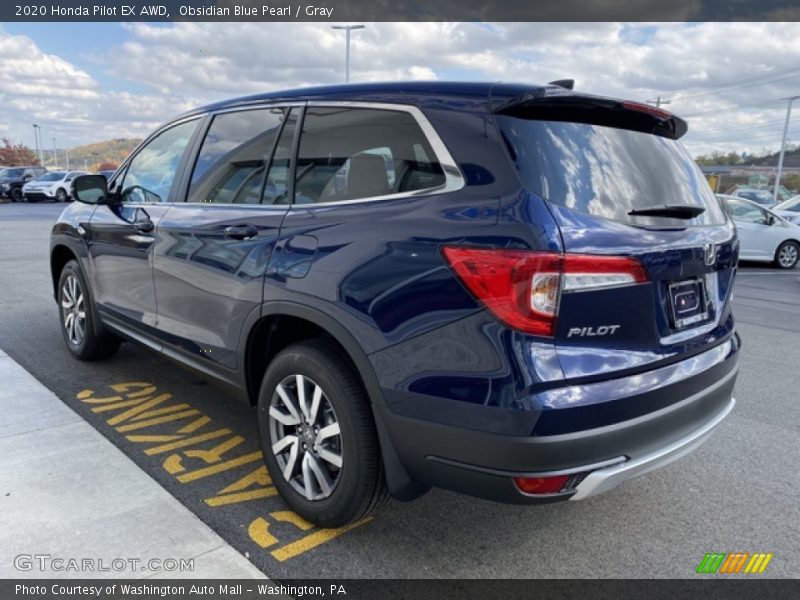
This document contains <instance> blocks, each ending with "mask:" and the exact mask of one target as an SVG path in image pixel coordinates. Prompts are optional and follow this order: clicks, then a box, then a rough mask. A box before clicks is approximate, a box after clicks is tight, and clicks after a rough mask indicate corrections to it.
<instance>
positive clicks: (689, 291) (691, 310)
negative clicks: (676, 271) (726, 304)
mask: <svg viewBox="0 0 800 600" xmlns="http://www.w3.org/2000/svg"><path fill="white" fill-rule="evenodd" d="M706 299H707V296H706V287H705V282H704V281H703V279H702V278H699V277H695V278H692V279H684V280H682V281H675V282H673V283H671V284H670V285H669V305H670V310H671V313H672V325H673V327H675V328H676V329H685V328H686V327H689V326H691V325H694V324H696V323H701V322H703V321H705V320H707V319H708V302H707V300H706Z"/></svg>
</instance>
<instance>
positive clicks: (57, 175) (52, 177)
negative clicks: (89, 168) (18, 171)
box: [36, 171, 66, 181]
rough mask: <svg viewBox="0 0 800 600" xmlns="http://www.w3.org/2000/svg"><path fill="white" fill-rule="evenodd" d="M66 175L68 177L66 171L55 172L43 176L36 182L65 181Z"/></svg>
mask: <svg viewBox="0 0 800 600" xmlns="http://www.w3.org/2000/svg"><path fill="white" fill-rule="evenodd" d="M64 175H66V173H65V172H64V171H53V172H52V173H48V174H47V175H42V176H41V177H39V178H38V179H37V180H36V181H60V180H62V179H64Z"/></svg>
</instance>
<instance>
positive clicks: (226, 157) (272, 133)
mask: <svg viewBox="0 0 800 600" xmlns="http://www.w3.org/2000/svg"><path fill="white" fill-rule="evenodd" d="M287 112H288V111H287V110H286V109H283V108H265V109H258V110H247V111H239V112H232V113H223V114H220V115H217V116H215V117H214V121H213V122H212V123H211V127H210V128H209V130H208V133H207V134H206V138H205V140H203V146H202V148H201V149H200V154H199V155H198V157H197V163H196V164H195V168H194V173H193V174H192V181H191V184H190V186H189V202H211V203H223V204H259V203H260V202H261V189H262V183H263V181H264V169H265V168H266V166H267V165H268V164H269V160H270V157H271V155H272V150H273V148H274V146H275V141H276V139H277V137H278V134H279V132H280V130H281V126H282V125H283V121H284V119H285V117H286V113H287Z"/></svg>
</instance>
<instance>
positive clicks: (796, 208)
mask: <svg viewBox="0 0 800 600" xmlns="http://www.w3.org/2000/svg"><path fill="white" fill-rule="evenodd" d="M775 210H790V211H792V212H800V195H798V196H794V197H792V198H789V199H788V200H784V201H783V202H781V203H780V204H776V205H775Z"/></svg>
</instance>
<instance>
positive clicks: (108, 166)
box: [97, 161, 119, 171]
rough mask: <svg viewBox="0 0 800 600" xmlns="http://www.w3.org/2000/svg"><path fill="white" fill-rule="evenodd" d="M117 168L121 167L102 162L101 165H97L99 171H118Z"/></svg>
mask: <svg viewBox="0 0 800 600" xmlns="http://www.w3.org/2000/svg"><path fill="white" fill-rule="evenodd" d="M117 167H119V165H118V164H117V163H113V162H108V161H106V162H101V163H100V164H99V165H97V170H98V171H116V170H117Z"/></svg>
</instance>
